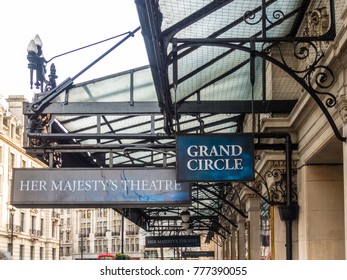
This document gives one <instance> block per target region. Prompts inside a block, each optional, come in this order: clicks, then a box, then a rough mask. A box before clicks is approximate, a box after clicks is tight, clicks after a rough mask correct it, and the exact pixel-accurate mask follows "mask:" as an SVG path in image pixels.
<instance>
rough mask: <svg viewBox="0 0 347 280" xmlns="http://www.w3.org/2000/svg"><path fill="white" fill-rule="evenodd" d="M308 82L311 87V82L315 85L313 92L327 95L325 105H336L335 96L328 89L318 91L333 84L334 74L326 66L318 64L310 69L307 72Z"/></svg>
mask: <svg viewBox="0 0 347 280" xmlns="http://www.w3.org/2000/svg"><path fill="white" fill-rule="evenodd" d="M308 74H309V75H308V79H307V80H308V84H309V86H310V87H311V88H313V83H314V85H316V88H315V90H314V91H315V92H316V93H317V94H322V95H327V96H328V98H327V99H326V100H325V104H326V106H327V107H329V108H331V107H334V106H335V105H336V102H337V101H336V96H335V95H333V94H332V93H330V92H328V91H320V89H327V88H329V87H331V86H332V85H333V84H334V81H335V76H334V73H333V71H332V70H331V69H330V68H328V67H327V66H323V65H319V66H316V67H314V68H312V69H311V71H310V72H309V73H308Z"/></svg>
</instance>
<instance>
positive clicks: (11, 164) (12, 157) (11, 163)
mask: <svg viewBox="0 0 347 280" xmlns="http://www.w3.org/2000/svg"><path fill="white" fill-rule="evenodd" d="M8 167H9V170H12V169H13V168H14V167H15V155H14V154H12V153H10V154H9V159H8Z"/></svg>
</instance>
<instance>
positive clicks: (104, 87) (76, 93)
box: [24, 0, 344, 241]
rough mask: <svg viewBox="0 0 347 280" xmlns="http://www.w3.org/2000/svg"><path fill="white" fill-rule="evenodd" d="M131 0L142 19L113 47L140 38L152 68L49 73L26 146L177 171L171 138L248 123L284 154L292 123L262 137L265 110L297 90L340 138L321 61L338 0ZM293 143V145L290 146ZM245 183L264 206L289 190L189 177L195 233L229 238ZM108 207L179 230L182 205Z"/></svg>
mask: <svg viewBox="0 0 347 280" xmlns="http://www.w3.org/2000/svg"><path fill="white" fill-rule="evenodd" d="M135 3H136V6H137V10H138V15H139V19H140V25H141V26H140V28H136V29H134V30H133V31H132V32H130V33H129V34H128V36H127V37H126V38H124V40H122V41H120V42H119V43H118V44H123V43H124V44H126V41H127V40H131V37H132V36H143V39H144V42H145V46H146V50H147V54H148V59H149V65H148V66H143V67H139V68H136V69H131V70H129V71H125V72H122V73H116V74H114V75H110V76H107V77H101V78H95V79H93V80H92V81H86V82H83V83H79V84H75V83H74V80H75V77H72V78H68V79H66V80H65V81H63V82H62V83H60V84H58V85H55V81H54V80H51V81H50V83H49V84H48V87H47V89H46V90H45V89H43V90H42V93H40V94H37V96H36V99H35V100H34V101H33V102H32V103H28V104H26V106H25V108H24V113H25V115H27V116H28V123H27V136H28V143H27V145H26V147H25V148H26V150H27V151H28V152H29V153H30V154H32V155H35V156H37V157H39V158H41V159H42V160H43V161H46V162H47V164H48V165H49V166H50V167H52V168H54V167H60V168H70V167H75V168H123V169H131V168H148V171H149V172H150V169H151V168H172V169H175V168H176V165H177V162H176V137H177V135H187V134H191V135H199V134H204V135H205V134H208V135H211V134H241V133H244V132H247V133H250V134H251V135H253V136H254V149H255V150H257V149H262V150H264V149H269V150H283V151H286V152H288V150H286V147H287V146H288V145H287V144H288V142H286V141H287V140H288V135H287V134H286V133H287V132H283V131H280V132H279V133H269V134H264V133H263V132H262V131H261V118H263V117H276V116H288V115H289V114H290V113H291V112H292V110H293V108H294V107H295V106H296V104H297V101H298V100H299V99H300V98H302V96H309V97H310V98H312V99H313V100H314V102H315V104H316V105H317V106H318V107H319V108H320V109H321V110H322V112H323V114H324V115H325V117H326V119H327V121H328V123H329V124H330V129H332V130H333V131H334V133H335V136H336V138H337V139H338V140H341V141H344V138H343V137H342V136H341V135H340V132H339V130H338V128H337V126H336V124H335V123H334V121H333V119H332V117H331V115H330V113H329V109H330V108H332V107H333V106H335V104H336V98H335V96H334V95H332V94H331V93H330V92H329V87H330V86H331V84H332V83H333V81H334V76H333V72H332V70H331V69H330V68H328V67H327V66H326V65H325V64H324V59H325V58H324V50H325V48H326V47H327V45H328V44H329V41H332V40H333V39H334V38H335V13H334V1H307V0H277V1H276V0H268V1H265V0H258V1H254V0H246V1H245V0H228V1H226V0H218V1H217V0H215V1H207V0H206V1H205V0H204V1H200V0H199V1H172V0H160V1H147V0H136V1H135ZM112 51H117V48H116V46H115V48H114V49H113V50H112ZM131 55H132V54H131V53H129V56H131ZM103 59H107V55H106V56H105V58H103ZM33 70H34V71H37V69H35V68H33ZM62 74H63V73H62ZM62 74H60V76H62ZM51 77H52V75H51ZM44 82H45V81H44V80H43V79H41V80H40V79H39V84H40V83H41V84H43V83H44ZM41 88H43V87H41ZM289 136H290V135H289ZM274 139H275V140H276V141H275V140H274ZM282 140H283V141H282ZM295 148H296V146H295V143H290V150H289V153H291V151H292V150H293V149H295ZM287 163H288V161H287ZM288 170H289V173H291V169H290V168H289V169H288ZM288 170H287V171H288ZM255 172H256V177H257V176H260V175H261V174H258V175H257V171H256V170H255ZM287 173H288V172H287ZM287 177H288V176H287ZM289 177H290V176H289ZM284 179H285V178H284ZM286 180H287V181H286ZM284 181H286V182H287V183H288V178H287V179H285V180H284ZM289 183H290V181H289ZM244 188H248V189H250V190H252V191H254V192H255V193H256V194H258V195H261V197H262V199H264V201H266V202H267V203H269V204H279V205H285V204H287V203H288V201H286V196H285V194H284V196H283V197H282V198H279V199H278V200H277V201H273V200H272V196H271V195H270V193H269V189H267V191H265V194H264V192H262V191H259V189H257V188H256V186H255V185H254V181H253V182H252V181H250V182H244V181H243V182H226V181H218V182H208V181H204V182H199V181H198V180H195V181H194V182H191V202H190V204H189V205H182V206H184V207H189V213H190V219H191V221H192V225H193V227H194V231H200V232H204V233H205V235H206V240H207V241H210V240H211V239H212V238H213V236H214V235H218V236H221V237H222V238H225V236H226V235H227V234H228V232H229V233H230V226H234V227H237V223H236V216H238V215H240V216H241V217H244V218H245V217H247V213H246V212H245V210H244V207H243V206H242V203H241V200H240V191H242V190H243V189H244ZM287 198H288V196H287ZM291 203H292V202H291ZM293 203H295V202H293ZM108 206H109V205H108ZM113 208H114V209H116V210H117V211H120V212H122V213H123V214H124V215H126V217H127V218H129V219H130V220H132V221H133V222H135V223H136V224H138V225H140V226H141V227H143V228H144V229H146V230H148V231H153V232H161V233H163V232H164V231H165V232H166V233H167V234H173V233H177V232H180V231H182V230H183V229H182V227H181V226H180V223H178V221H179V220H181V212H182V209H181V208H180V207H178V206H169V205H168V206H165V205H161V206H160V207H153V206H151V205H150V206H149V207H144V205H143V204H142V205H141V207H135V208H119V207H118V208H117V207H116V206H115V207H113ZM184 210H186V209H184Z"/></svg>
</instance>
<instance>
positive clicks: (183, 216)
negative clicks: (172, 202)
mask: <svg viewBox="0 0 347 280" xmlns="http://www.w3.org/2000/svg"><path fill="white" fill-rule="evenodd" d="M189 218H190V215H189V214H183V215H181V219H182V221H183V222H185V223H186V222H188V221H189Z"/></svg>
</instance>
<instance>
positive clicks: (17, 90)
mask: <svg viewBox="0 0 347 280" xmlns="http://www.w3.org/2000/svg"><path fill="white" fill-rule="evenodd" d="M139 25H140V24H139V20H138V15H137V10H136V6H135V3H134V0H98V1H96V0H83V1H77V0H59V1H53V0H29V1H28V0H10V1H1V2H0V35H1V39H0V42H1V47H0V53H1V59H0V95H2V96H4V97H6V96H8V95H25V96H26V97H27V98H28V99H29V101H31V98H32V92H33V91H32V90H30V84H29V69H28V68H27V65H28V61H27V58H26V56H27V46H28V44H29V42H30V40H31V39H33V38H34V37H35V35H36V34H39V36H40V38H41V40H42V42H43V54H44V57H45V58H46V59H47V60H49V59H50V58H52V57H53V56H55V55H58V54H61V53H64V52H67V51H70V50H73V49H76V48H80V47H83V46H85V45H88V44H91V43H94V42H97V41H101V40H104V39H107V38H110V37H113V36H115V35H118V34H121V33H124V32H128V31H132V30H134V29H135V28H137V27H138V26H139ZM121 38H123V37H120V38H118V39H113V40H111V41H109V42H106V43H102V44H101V45H98V46H94V47H91V48H88V49H86V50H82V51H78V52H75V53H72V54H68V55H66V56H63V57H61V58H57V59H54V60H53V61H52V62H53V63H54V64H55V66H56V69H57V75H58V80H57V81H58V83H59V82H62V81H63V80H65V79H66V78H67V77H73V76H74V75H75V74H77V73H78V72H80V71H81V70H82V69H83V68H84V67H86V66H87V65H88V64H90V63H91V62H92V61H93V60H94V59H96V58H97V57H99V55H101V54H102V53H103V52H105V51H106V50H108V49H109V48H110V47H112V46H113V45H114V44H116V43H117V42H118V41H119V40H120V39H121ZM147 64H148V60H147V54H146V51H145V47H144V43H143V38H142V35H141V30H139V31H138V32H137V33H136V35H135V37H133V38H129V39H128V40H127V41H126V42H125V43H123V44H122V45H121V46H119V47H118V48H116V49H115V50H114V51H113V52H112V53H111V54H110V55H108V56H106V57H105V58H104V59H103V60H101V61H100V62H99V63H98V64H96V65H95V66H93V67H92V68H91V69H89V70H88V71H87V72H86V73H85V74H83V75H82V76H81V77H80V78H79V79H78V80H76V82H82V81H87V80H91V79H94V78H98V77H102V76H106V75H109V74H114V73H118V72H121V71H124V70H128V69H132V68H136V67H139V66H143V65H147ZM49 66H50V64H48V67H47V71H49ZM76 82H75V83H76Z"/></svg>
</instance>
